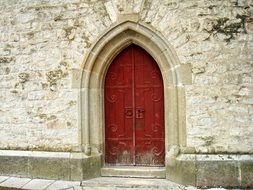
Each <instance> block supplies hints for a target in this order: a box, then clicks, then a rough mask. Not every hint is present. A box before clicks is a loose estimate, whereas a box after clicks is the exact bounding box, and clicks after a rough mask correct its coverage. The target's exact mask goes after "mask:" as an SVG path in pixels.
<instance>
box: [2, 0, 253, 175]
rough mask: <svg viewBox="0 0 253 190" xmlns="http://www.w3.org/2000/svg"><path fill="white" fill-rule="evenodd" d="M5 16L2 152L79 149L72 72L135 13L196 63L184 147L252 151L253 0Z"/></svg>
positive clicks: (116, 2) (108, 0)
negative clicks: (121, 21) (109, 32)
mask: <svg viewBox="0 0 253 190" xmlns="http://www.w3.org/2000/svg"><path fill="white" fill-rule="evenodd" d="M0 12H1V17H0V149H2V150H29V151H54V152H57V151H61V152H71V151H74V150H75V148H76V147H78V146H79V142H78V133H79V129H78V109H79V108H78V104H77V102H78V92H79V91H78V89H76V88H72V80H73V79H72V78H73V72H72V71H73V70H75V69H82V63H83V60H84V59H85V57H86V56H87V55H88V54H89V53H90V52H89V50H90V48H91V47H92V46H93V45H94V43H95V42H96V40H97V38H98V37H100V36H102V35H103V34H104V32H105V31H106V30H107V29H108V28H110V27H111V26H112V25H113V24H115V23H116V22H117V20H118V17H119V16H120V15H124V14H137V15H138V16H139V21H138V22H140V23H144V24H146V25H148V26H149V27H151V28H153V29H154V30H155V31H157V32H160V33H161V34H162V35H163V37H164V38H165V39H166V40H167V42H168V43H169V44H170V45H171V46H172V47H173V49H174V50H175V52H176V54H177V56H178V58H179V61H180V64H182V65H184V64H190V65H191V72H192V84H189V85H185V86H184V88H185V101H186V105H185V106H186V121H185V122H186V145H187V147H194V148H195V151H196V152H198V153H212V154H215V153H225V154H226V153H230V154H251V153H253V138H252V136H253V53H252V52H253V16H252V13H253V1H252V0H224V1H220V0H64V1H61V0H37V1H33V0H1V1H0ZM252 168H253V167H252ZM252 168H251V169H252ZM251 171H252V170H251Z"/></svg>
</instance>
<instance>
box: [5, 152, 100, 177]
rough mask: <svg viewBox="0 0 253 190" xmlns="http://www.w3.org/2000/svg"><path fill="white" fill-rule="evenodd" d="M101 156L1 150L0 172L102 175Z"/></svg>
mask: <svg viewBox="0 0 253 190" xmlns="http://www.w3.org/2000/svg"><path fill="white" fill-rule="evenodd" d="M100 168H101V156H100V155H94V156H86V155H84V154H83V153H72V152H71V153H70V152H39V151H11V150H1V151H0V175H8V176H19V177H29V178H44V179H61V180H83V179H89V178H94V177H98V176H100Z"/></svg>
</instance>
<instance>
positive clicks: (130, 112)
mask: <svg viewBox="0 0 253 190" xmlns="http://www.w3.org/2000/svg"><path fill="white" fill-rule="evenodd" d="M132 116H133V109H132V108H125V117H126V118H131V117H132Z"/></svg>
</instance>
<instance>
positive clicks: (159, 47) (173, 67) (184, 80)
mask: <svg viewBox="0 0 253 190" xmlns="http://www.w3.org/2000/svg"><path fill="white" fill-rule="evenodd" d="M129 44H136V45H138V46H140V47H142V48H143V49H145V50H146V51H147V52H148V53H149V54H150V55H151V56H152V57H153V58H154V59H155V61H156V62H157V64H158V66H159V68H160V70H161V72H162V77H163V81H164V99H165V102H164V104H165V155H166V156H167V153H168V151H169V146H170V145H183V146H184V145H186V137H185V136H186V132H185V131H186V129H185V95H184V87H183V85H184V84H188V83H191V70H190V67H189V66H188V65H180V63H179V60H178V58H177V56H176V53H175V51H174V50H173V48H172V47H171V46H170V45H169V44H168V43H167V42H166V39H165V38H164V37H163V36H162V35H161V34H159V33H158V32H157V31H155V30H152V29H151V28H149V27H148V26H145V25H144V24H142V23H139V22H138V23H136V22H134V21H129V20H128V21H124V22H121V23H119V24H117V25H116V26H113V27H111V28H110V29H109V30H108V31H107V32H106V33H105V34H104V35H103V36H101V37H100V38H99V39H98V40H97V42H96V43H95V45H94V46H93V47H92V48H91V50H90V53H89V54H88V56H87V57H86V59H85V60H84V62H83V69H82V71H81V78H80V83H79V84H80V98H79V103H78V104H79V142H80V145H81V147H82V148H83V149H84V152H85V154H86V155H90V154H91V153H92V154H93V155H94V154H98V155H99V154H102V153H103V145H104V132H103V131H104V100H103V92H104V89H103V88H104V87H103V84H104V79H105V75H106V72H107V69H108V67H109V65H110V63H111V62H112V60H113V59H114V58H115V56H116V55H117V54H118V53H119V52H121V51H122V50H123V49H124V48H125V47H127V46H128V45H129Z"/></svg>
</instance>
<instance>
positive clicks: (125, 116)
mask: <svg viewBox="0 0 253 190" xmlns="http://www.w3.org/2000/svg"><path fill="white" fill-rule="evenodd" d="M104 100H105V163H106V164H112V165H142V166H145V165H147V166H162V165H164V156H165V148H164V94H163V80H162V75H161V72H160V70H159V67H158V65H157V64H156V62H155V60H154V59H153V58H152V57H151V56H150V55H149V54H148V53H147V52H146V51H145V50H143V49H142V48H140V47H138V46H136V45H131V46H129V47H128V48H126V49H125V50H123V51H122V52H121V53H120V54H119V55H118V56H117V57H116V58H115V59H114V61H113V62H112V64H111V65H110V67H109V69H108V72H107V75H106V79H105V98H104Z"/></svg>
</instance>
